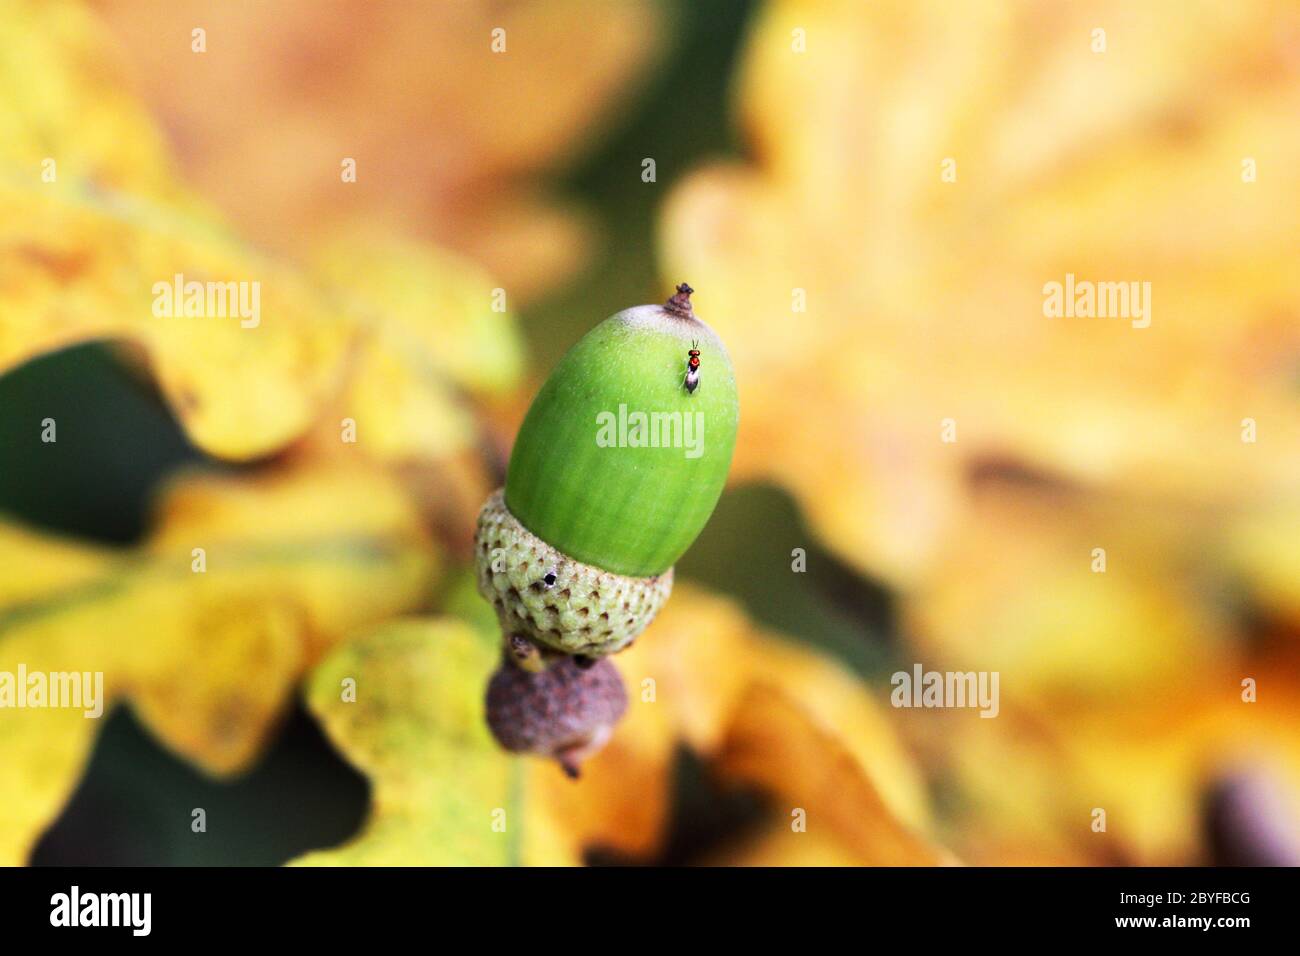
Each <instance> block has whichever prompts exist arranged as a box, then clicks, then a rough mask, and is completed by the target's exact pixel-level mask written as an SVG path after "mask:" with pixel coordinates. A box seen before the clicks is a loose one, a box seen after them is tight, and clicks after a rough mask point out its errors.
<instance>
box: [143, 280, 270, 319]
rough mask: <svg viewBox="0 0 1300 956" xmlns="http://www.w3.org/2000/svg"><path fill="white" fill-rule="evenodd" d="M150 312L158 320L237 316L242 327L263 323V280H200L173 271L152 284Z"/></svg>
mask: <svg viewBox="0 0 1300 956" xmlns="http://www.w3.org/2000/svg"><path fill="white" fill-rule="evenodd" d="M153 314H154V317H155V318H159V319H181V318H184V319H194V318H216V319H224V318H238V319H239V327H240V328H241V329H255V328H257V327H258V326H259V325H260V324H261V322H262V283H260V282H257V281H256V280H254V281H252V282H248V281H241V282H199V281H198V280H197V279H191V280H190V281H188V282H187V281H186V280H185V276H184V275H182V274H181V273H179V272H178V273H176V275H174V276H172V281H171V282H155V283H154V284H153Z"/></svg>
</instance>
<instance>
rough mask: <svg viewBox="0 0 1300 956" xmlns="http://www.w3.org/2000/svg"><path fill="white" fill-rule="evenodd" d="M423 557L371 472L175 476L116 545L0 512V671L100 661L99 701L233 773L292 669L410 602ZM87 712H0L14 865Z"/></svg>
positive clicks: (92, 728)
mask: <svg viewBox="0 0 1300 956" xmlns="http://www.w3.org/2000/svg"><path fill="white" fill-rule="evenodd" d="M438 564H439V559H438V554H437V552H436V550H435V548H434V546H433V544H432V542H431V541H430V539H429V538H428V536H427V533H426V532H425V531H424V530H423V528H422V526H421V524H420V521H419V519H418V515H417V514H416V513H415V511H414V509H413V507H412V506H411V505H410V503H409V502H408V501H407V500H406V498H405V496H404V495H403V493H402V492H401V490H400V488H399V487H398V486H397V485H395V484H394V483H393V482H392V480H391V479H389V478H387V477H385V476H383V475H382V474H380V473H377V472H374V471H372V470H369V469H365V468H357V467H352V468H340V467H336V468H313V469H304V470H301V471H296V472H283V471H282V472H274V471H272V472H267V473H265V474H263V475H261V476H258V477H255V478H237V477H217V476H213V475H207V474H193V475H188V476H185V477H182V478H180V479H177V480H176V481H175V482H174V483H173V484H172V485H171V486H170V487H169V489H167V490H166V492H165V493H164V494H163V496H162V498H161V502H160V505H159V508H158V518H157V528H156V530H155V531H154V533H153V534H152V535H151V537H150V538H149V540H148V541H147V542H146V543H144V544H142V545H141V546H139V547H137V548H132V549H129V550H126V551H120V552H119V551H113V550H110V549H106V548H93V547H86V546H82V545H74V544H72V543H70V542H66V541H62V540H57V539H52V538H50V537H48V536H45V535H38V534H34V533H32V532H29V531H25V530H22V529H18V528H15V527H13V526H11V525H0V568H3V569H5V573H3V574H0V581H4V582H5V584H4V585H3V586H0V602H2V603H0V674H13V675H17V674H18V673H19V672H20V670H21V671H22V672H25V673H27V674H29V675H32V674H44V675H49V674H64V673H70V674H83V673H88V674H91V675H94V674H100V675H102V678H100V680H102V695H98V694H94V690H93V684H92V685H91V693H92V694H93V695H94V696H95V697H96V700H97V707H99V708H102V709H103V711H104V712H107V710H108V709H110V708H112V707H113V706H115V705H116V704H117V703H120V702H123V701H125V702H129V703H130V705H131V706H132V707H133V708H134V710H135V711H136V713H137V714H138V716H139V717H140V718H141V720H142V722H143V723H144V724H145V726H146V727H148V728H149V729H150V730H151V731H152V732H153V733H154V734H155V735H156V736H157V737H158V738H159V739H160V740H161V741H162V742H164V743H165V744H166V745H168V746H169V747H171V748H172V749H173V750H175V751H176V752H178V753H179V754H181V755H182V756H184V757H185V758H187V759H188V760H190V761H192V762H194V763H197V764H198V765H199V766H200V767H202V768H203V769H205V770H207V771H208V772H210V773H217V774H223V773H231V772H235V771H239V770H241V769H244V768H246V767H247V766H248V765H249V764H250V762H251V761H252V760H253V759H254V758H255V757H256V756H257V754H258V752H259V750H260V749H261V747H262V745H263V744H264V743H265V741H266V739H267V737H268V735H269V734H270V732H271V731H272V729H273V727H274V725H275V723H276V721H277V719H278V718H279V716H280V715H281V714H282V713H283V711H284V709H285V707H286V706H287V704H288V701H289V699H290V696H291V693H292V690H293V688H294V686H295V685H296V682H297V680H298V678H299V676H300V675H301V674H302V673H303V671H304V670H306V669H307V668H309V667H311V666H312V665H313V664H314V663H315V662H316V660H317V659H318V658H319V657H320V656H321V655H322V654H323V653H324V652H325V651H326V650H328V649H329V648H330V647H332V646H333V645H334V644H336V643H337V642H338V641H339V640H340V639H341V638H342V637H343V636H344V634H345V633H347V632H348V631H349V630H351V629H353V628H355V627H357V626H358V625H362V624H365V623H369V622H373V621H378V620H382V619H384V618H385V617H388V616H391V615H393V614H396V613H400V612H402V611H404V610H407V609H410V608H415V607H418V606H420V605H421V604H422V603H424V602H425V601H426V600H427V594H428V591H429V589H430V587H431V586H432V581H433V577H434V574H435V572H436V570H437V567H438ZM15 689H16V688H15ZM85 709H86V708H85V707H82V708H80V709H66V708H61V709H56V708H53V707H47V708H24V709H13V710H6V711H5V718H4V720H3V721H0V764H3V765H4V766H5V767H6V768H7V772H6V773H5V774H4V775H3V777H0V802H2V803H3V804H4V806H5V813H4V814H3V815H0V861H3V862H4V863H7V864H17V863H21V862H22V861H23V860H24V859H25V858H26V855H27V853H28V852H29V850H30V849H31V847H32V845H33V844H34V842H35V841H36V839H37V838H38V837H39V835H40V833H41V831H42V830H43V829H44V828H45V827H46V826H47V825H48V824H49V823H50V822H52V820H53V819H54V818H55V817H56V815H57V814H58V812H59V809H60V808H61V806H62V805H63V803H64V802H65V801H66V799H67V798H68V796H69V794H70V793H71V791H72V788H73V787H74V786H75V784H76V782H77V779H78V776H79V774H80V772H81V770H82V768H83V766H84V764H85V761H86V758H87V755H88V753H89V750H90V748H91V747H92V746H93V743H94V740H95V737H96V734H97V731H98V728H99V726H100V724H99V721H98V720H96V719H90V718H87V717H85V716H83V711H84V710H85Z"/></svg>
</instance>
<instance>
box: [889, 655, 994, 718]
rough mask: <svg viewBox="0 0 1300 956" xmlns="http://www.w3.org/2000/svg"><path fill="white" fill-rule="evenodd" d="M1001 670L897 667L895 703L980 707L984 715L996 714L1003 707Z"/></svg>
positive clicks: (895, 704) (894, 684)
mask: <svg viewBox="0 0 1300 956" xmlns="http://www.w3.org/2000/svg"><path fill="white" fill-rule="evenodd" d="M999 677H1000V674H999V673H998V671H927V670H925V669H924V668H923V667H922V666H921V665H920V664H915V665H913V667H912V672H911V673H908V672H907V671H897V672H896V673H895V674H894V676H893V677H891V678H890V679H889V682H890V683H891V684H892V685H893V686H894V690H893V692H892V693H890V695H889V702H890V703H891V704H893V705H894V706H895V707H924V708H931V707H934V708H948V707H971V708H976V707H977V708H979V712H980V716H981V717H996V716H997V715H998V711H999V710H1000V709H1001V704H1000V703H999V697H998V680H999Z"/></svg>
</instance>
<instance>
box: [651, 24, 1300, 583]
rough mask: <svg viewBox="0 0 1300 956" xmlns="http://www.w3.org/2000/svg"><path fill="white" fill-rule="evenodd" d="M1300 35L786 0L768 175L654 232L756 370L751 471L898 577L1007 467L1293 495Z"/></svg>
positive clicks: (705, 196) (709, 173) (723, 168)
mask: <svg viewBox="0 0 1300 956" xmlns="http://www.w3.org/2000/svg"><path fill="white" fill-rule="evenodd" d="M1298 16H1300V15H1298V14H1297V11H1296V10H1295V8H1294V6H1293V5H1290V4H1286V3H1281V2H1277V3H1270V2H1264V3H1257V4H1249V5H1231V4H1226V5H1225V4H1221V3H1214V2H1181V0H1177V2H1173V0H1170V2H1151V3H1143V4H1137V5H1134V4H1127V3H1122V2H1102V3H1096V4H1088V5H1058V6H1056V7H1052V8H1051V9H1047V10H1045V9H1042V6H1041V5H1040V4H1034V3H1031V2H1005V3H979V4H962V5H958V6H957V7H956V8H954V7H953V5H951V4H944V3H915V2H911V0H893V2H891V0H885V2H879V3H870V4H864V3H858V2H854V0H816V2H814V0H772V2H769V3H767V4H766V5H765V6H764V8H763V10H762V13H761V15H760V17H759V19H758V21H757V23H756V25H755V28H754V30H753V32H752V34H751V37H750V41H749V43H748V47H747V51H746V55H745V65H744V68H743V71H742V75H741V80H740V84H739V88H738V102H739V112H740V114H741V117H742V120H743V123H744V126H745V129H746V131H747V133H748V135H749V138H750V140H751V141H752V142H753V144H754V149H753V151H752V155H753V157H754V160H753V162H752V163H748V164H738V163H729V164H725V165H717V166H713V167H710V168H706V169H703V170H701V171H699V172H697V173H696V174H694V175H693V176H692V177H690V178H689V179H688V180H687V181H686V182H685V183H683V184H682V185H681V186H680V187H678V188H677V190H676V191H675V192H674V194H673V195H672V197H671V198H670V199H669V201H668V204H667V206H666V209H665V211H664V215H663V235H662V241H661V246H662V252H663V260H664V262H665V265H666V269H665V274H666V275H668V276H676V275H688V276H689V277H690V280H691V283H692V284H693V285H694V286H695V287H696V288H697V289H698V292H697V295H696V302H697V310H698V311H699V313H700V314H701V315H703V316H705V317H706V318H708V320H709V321H710V322H711V323H712V324H713V325H714V326H715V327H716V328H717V329H718V332H719V334H720V335H721V336H722V337H723V338H724V339H725V340H726V342H727V343H728V349H729V351H730V352H731V355H732V357H733V359H734V361H735V363H736V366H737V370H738V376H737V377H738V381H739V382H740V387H741V391H742V395H741V403H742V405H743V407H744V408H745V409H746V413H745V416H744V418H743V420H742V423H741V435H740V438H739V440H738V443H737V458H736V467H737V471H738V473H739V476H740V477H742V478H743V477H751V478H766V479H771V480H774V481H777V482H779V483H781V484H782V485H783V486H785V487H786V488H788V489H789V490H790V491H791V492H792V493H793V494H794V495H795V496H796V498H797V500H798V501H799V503H800V505H801V507H802V508H803V509H804V510H805V512H806V513H807V514H808V516H809V518H810V520H811V522H812V524H813V526H814V528H815V529H816V530H817V531H818V532H819V533H820V535H821V537H822V539H823V540H824V541H826V542H827V543H828V544H829V546H830V547H832V548H833V549H834V550H835V551H836V553H837V554H838V555H840V556H841V557H842V558H843V559H844V560H845V561H847V562H850V563H852V564H853V565H854V566H855V567H857V568H859V569H861V570H863V571H865V572H868V573H870V574H872V575H874V576H877V577H879V578H881V579H883V580H886V581H887V582H889V583H891V584H894V585H897V586H900V587H904V588H906V587H910V586H911V585H913V584H914V583H915V582H916V581H917V579H918V577H919V576H920V575H922V574H923V573H925V572H926V571H927V570H929V569H930V568H931V567H932V565H933V562H934V560H935V558H936V555H937V553H938V551H939V550H940V549H941V548H942V547H943V545H944V542H945V541H946V540H947V538H948V536H949V534H950V532H951V531H952V529H953V528H954V526H955V525H956V524H958V523H959V522H960V520H961V517H962V515H963V513H964V511H965V510H966V508H967V507H968V500H967V482H968V480H969V479H970V477H971V476H972V474H974V473H976V472H978V471H979V469H981V468H982V467H985V466H987V465H988V464H989V463H990V462H992V463H995V464H998V463H1000V464H1007V465H1010V466H1012V467H1019V468H1023V469H1029V470H1031V471H1034V472H1039V473H1045V474H1048V475H1050V476H1054V477H1060V478H1064V479H1066V480H1069V481H1074V482H1078V483H1080V484H1081V485H1083V486H1085V487H1087V488H1089V489H1104V490H1106V491H1107V492H1121V493H1130V492H1135V491H1136V492H1139V493H1144V494H1148V495H1151V496H1153V497H1154V496H1162V497H1165V498H1167V499H1169V500H1173V501H1178V502H1181V503H1183V505H1184V506H1186V507H1188V508H1199V507H1219V506H1225V505H1234V504H1241V503H1243V502H1250V503H1257V502H1258V501H1259V500H1261V499H1269V498H1273V497H1276V496H1279V495H1283V494H1288V493H1290V492H1292V491H1293V490H1294V476H1295V474H1296V473H1297V471H1298V470H1300V414H1297V411H1298V410H1300V409H1298V408H1297V406H1298V404H1300V395H1298V393H1297V391H1296V389H1295V384H1294V365H1295V362H1294V361H1293V360H1292V358H1289V357H1294V355H1295V354H1296V351H1297V347H1298V346H1300V333H1297V325H1296V323H1295V322H1294V316H1295V314H1296V312H1297V310H1300V297H1298V296H1297V292H1296V288H1295V284H1294V282H1292V281H1290V278H1289V277H1290V273H1291V272H1292V271H1293V269H1292V260H1293V258H1294V249H1295V248H1296V243H1297V241H1298V240H1300V180H1297V178H1296V177H1294V176H1291V175H1287V174H1286V172H1285V171H1287V170H1290V169H1294V168H1296V167H1297V166H1300V128H1298V127H1297V125H1296V124H1295V122H1294V121H1293V119H1294V116H1295V113H1296V109H1297V107H1300V69H1298V68H1297V63H1296V60H1295V57H1294V56H1293V55H1292V54H1291V51H1290V48H1289V46H1288V41H1287V40H1286V39H1285V38H1286V37H1289V36H1291V35H1292V34H1293V33H1294V32H1295V30H1296V29H1297V26H1300V24H1298V22H1297V17H1298ZM1097 24H1106V25H1107V37H1108V38H1109V46H1108V47H1107V48H1106V50H1105V51H1104V52H1102V53H1099V52H1097V51H1094V50H1093V49H1092V48H1091V31H1092V29H1093V28H1094V27H1095V26H1096V25H1097ZM1207 89H1212V90H1213V91H1214V95H1213V96H1207V95H1206V90H1207ZM1245 159H1251V162H1252V163H1254V164H1255V166H1256V167H1257V171H1258V175H1257V176H1255V177H1254V178H1250V177H1249V176H1248V175H1247V173H1248V169H1247V168H1246V167H1245V166H1244V165H1243V161H1244V160H1245ZM1068 275H1072V276H1075V277H1077V279H1079V280H1081V281H1087V282H1094V283H1107V282H1115V283H1120V282H1123V283H1129V282H1137V283H1138V292H1137V293H1135V295H1136V296H1139V297H1140V296H1142V295H1143V294H1144V293H1143V292H1142V288H1143V287H1142V283H1149V287H1150V297H1149V302H1150V310H1149V311H1145V310H1144V309H1143V310H1140V309H1139V306H1140V304H1141V303H1140V301H1139V299H1138V298H1134V299H1133V301H1132V302H1131V303H1130V307H1129V308H1128V310H1127V312H1128V314H1126V315H1123V316H1118V317H1114V318H1076V317H1065V316H1061V317H1051V316H1049V315H1046V314H1045V307H1046V304H1047V295H1046V289H1047V286H1048V285H1049V284H1050V283H1053V282H1055V283H1058V284H1064V283H1065V282H1066V280H1067V276H1068ZM1125 289H1126V290H1127V289H1128V287H1127V286H1126V287H1125ZM1117 294H1118V293H1117ZM1118 301H1119V300H1117V302H1118ZM1139 311H1143V314H1142V315H1139V314H1137V313H1138V312H1139ZM1147 319H1150V321H1149V323H1147V321H1146V320H1147ZM1135 325H1136V326H1139V327H1134V326H1135ZM1244 419H1251V420H1252V421H1253V422H1256V423H1257V424H1258V428H1259V435H1260V436H1261V437H1260V440H1259V441H1258V442H1256V443H1250V442H1246V441H1243V440H1242V433H1243V427H1244V426H1243V420H1244ZM1265 435H1267V438H1264V437H1263V436H1265ZM812 461H816V462H817V463H818V464H817V467H810V465H809V463H810V462H812Z"/></svg>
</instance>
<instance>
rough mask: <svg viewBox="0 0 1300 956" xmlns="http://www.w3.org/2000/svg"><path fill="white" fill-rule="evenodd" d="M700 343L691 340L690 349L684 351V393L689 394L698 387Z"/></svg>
mask: <svg viewBox="0 0 1300 956" xmlns="http://www.w3.org/2000/svg"><path fill="white" fill-rule="evenodd" d="M699 346H700V343H699V342H692V343H691V348H690V351H688V352H687V353H686V381H684V382H683V383H682V384H683V385H685V386H686V393H687V394H688V395H689V394H691V393H692V392H694V391H695V390H696V389H697V388H699V387H700V348H699Z"/></svg>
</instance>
